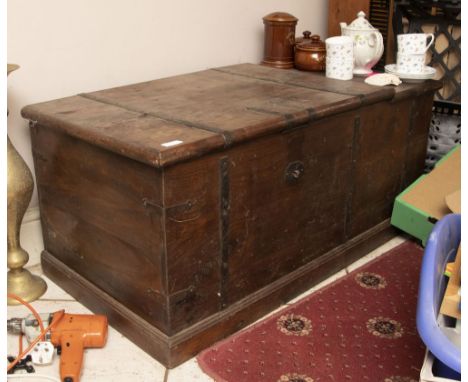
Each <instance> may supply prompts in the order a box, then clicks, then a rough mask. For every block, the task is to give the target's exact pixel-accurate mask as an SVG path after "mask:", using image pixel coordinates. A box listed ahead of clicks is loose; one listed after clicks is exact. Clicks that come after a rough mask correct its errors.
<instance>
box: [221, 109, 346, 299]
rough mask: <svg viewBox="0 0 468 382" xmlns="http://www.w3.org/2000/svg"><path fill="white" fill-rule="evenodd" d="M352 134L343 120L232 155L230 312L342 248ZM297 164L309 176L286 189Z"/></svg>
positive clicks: (250, 145) (306, 128)
mask: <svg viewBox="0 0 468 382" xmlns="http://www.w3.org/2000/svg"><path fill="white" fill-rule="evenodd" d="M353 129H354V124H353V120H350V119H349V117H347V116H341V117H340V116H337V117H334V118H329V119H326V120H323V121H320V122H316V123H315V124H313V125H310V126H304V127H303V128H300V129H296V130H294V131H291V132H287V133H284V134H282V135H280V136H279V135H276V136H272V137H268V138H264V139H262V140H258V141H254V142H249V143H247V144H245V145H243V146H242V147H239V148H238V149H237V150H232V152H229V153H227V154H228V156H229V161H230V195H231V201H230V226H229V243H230V247H229V261H228V264H227V269H228V276H227V280H228V283H229V287H228V290H227V300H228V304H232V303H234V302H235V301H237V300H238V299H240V298H242V297H244V296H246V295H248V294H249V293H252V292H254V291H255V290H258V289H259V288H262V287H264V286H265V285H268V284H269V283H271V282H272V281H274V280H276V279H278V278H279V277H282V276H283V275H285V274H288V273H289V272H291V271H293V270H294V269H297V268H298V267H300V266H301V265H303V264H306V263H308V262H310V261H311V260H313V259H314V258H316V257H318V256H320V255H321V254H323V253H325V252H327V251H328V250H330V249H331V248H333V247H335V246H337V245H340V244H342V243H343V242H344V223H345V213H346V211H345V205H346V198H347V195H348V189H349V187H350V183H351V182H350V178H349V174H350V171H349V169H350V166H351V151H352V136H353ZM293 163H301V164H302V165H303V168H304V172H303V175H302V177H300V178H299V179H298V180H297V182H288V181H287V179H286V172H287V169H288V166H290V165H291V164H293ZM266 269H268V271H267V272H266Z"/></svg>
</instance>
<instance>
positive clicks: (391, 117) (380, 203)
mask: <svg viewBox="0 0 468 382" xmlns="http://www.w3.org/2000/svg"><path fill="white" fill-rule="evenodd" d="M410 119H411V103H408V102H406V101H399V102H395V103H380V104H378V105H373V106H367V107H364V108H362V109H361V112H360V113H359V132H358V134H357V138H356V147H357V149H356V154H355V156H354V157H353V163H354V171H353V179H354V184H353V187H354V189H353V196H352V202H351V206H350V211H349V216H350V220H349V227H348V235H349V237H353V236H355V235H358V234H360V233H361V232H363V231H365V230H367V229H369V228H370V227H373V226H374V225H375V224H378V223H379V222H381V221H382V220H384V219H386V218H388V216H390V215H391V211H392V208H393V202H394V200H395V197H396V196H397V195H398V194H399V193H400V191H402V188H401V177H402V173H403V171H404V166H405V159H406V158H405V156H406V147H407V145H408V141H407V136H408V130H409V127H410V126H409V125H410ZM421 170H422V168H420V171H421Z"/></svg>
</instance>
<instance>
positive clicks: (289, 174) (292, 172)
mask: <svg viewBox="0 0 468 382" xmlns="http://www.w3.org/2000/svg"><path fill="white" fill-rule="evenodd" d="M303 174H304V163H302V162H301V161H295V162H291V163H289V164H288V166H287V167H286V172H285V174H284V176H285V179H286V182H287V183H291V184H292V183H296V182H297V181H298V180H299V179H300V178H301V177H302V175H303Z"/></svg>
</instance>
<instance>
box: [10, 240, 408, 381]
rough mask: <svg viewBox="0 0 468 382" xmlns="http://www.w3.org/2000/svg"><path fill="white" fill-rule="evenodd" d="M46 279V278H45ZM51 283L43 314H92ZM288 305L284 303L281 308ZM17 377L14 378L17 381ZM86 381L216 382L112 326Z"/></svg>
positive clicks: (50, 369)
mask: <svg viewBox="0 0 468 382" xmlns="http://www.w3.org/2000/svg"><path fill="white" fill-rule="evenodd" d="M404 240H405V239H404V238H403V237H396V238H394V239H392V240H390V241H389V242H387V243H386V244H384V245H382V246H381V247H379V248H377V249H376V250H374V251H372V252H371V253H369V254H368V255H367V256H365V257H363V258H361V259H360V260H358V261H357V262H355V263H354V264H352V265H350V266H349V267H347V268H346V269H344V270H342V271H340V272H338V273H336V274H335V275H333V276H332V277H330V278H328V279H327V280H325V281H323V282H322V283H320V284H318V285H317V286H315V287H314V288H312V289H310V290H309V291H307V292H306V293H303V294H302V295H300V296H298V297H296V298H295V299H293V300H291V301H289V302H288V303H287V304H286V305H289V304H291V303H293V302H295V301H297V300H298V299H300V298H302V297H305V296H306V295H308V294H310V293H312V292H314V291H316V290H317V289H320V288H322V287H324V286H325V285H327V284H330V283H332V282H333V281H335V280H337V279H339V278H340V277H343V276H345V275H346V274H347V273H348V272H351V271H353V270H354V269H356V268H358V267H360V266H362V265H364V264H365V263H367V262H368V261H370V260H373V259H375V258H376V257H378V256H379V255H381V254H382V253H384V252H386V251H388V250H390V249H391V248H393V247H395V246H397V245H398V244H400V243H402V242H403V241H404ZM30 269H31V271H33V272H34V273H36V274H41V269H40V266H37V265H36V266H34V267H31V268H30ZM44 278H45V277H44ZM45 279H46V281H47V285H48V290H47V292H46V294H45V295H44V296H43V297H42V298H41V299H40V300H39V301H36V302H34V303H33V306H34V307H35V308H36V310H37V311H38V312H39V313H42V312H55V311H57V310H60V309H65V310H66V312H68V313H90V311H89V310H88V309H86V308H85V307H84V306H83V305H81V304H80V303H79V302H77V301H75V300H74V299H73V297H71V296H70V295H69V294H67V293H66V292H64V291H63V290H62V289H60V288H59V287H58V286H57V285H55V284H54V283H53V282H52V281H50V280H49V279H47V278H45ZM282 308H284V306H282V307H280V308H279V309H282ZM7 314H8V318H11V317H23V316H25V315H26V314H28V312H27V310H26V308H24V307H11V306H10V307H8V311H7ZM7 345H8V354H16V353H17V349H18V339H17V337H16V336H14V335H10V334H9V335H8V341H7ZM58 370H59V357H56V358H55V360H54V363H53V364H52V365H50V366H44V367H36V373H37V374H46V375H49V376H55V377H57V378H58V377H59V374H58ZM14 380H16V379H11V381H14ZM34 381H37V382H42V381H46V380H45V379H41V378H36V379H34ZM81 381H82V382H108V381H112V382H128V381H132V382H133V381H135V382H191V381H194V382H212V381H213V379H211V378H210V377H208V376H207V375H206V374H204V373H203V372H202V371H201V370H200V368H199V367H198V364H197V361H196V360H195V358H193V359H191V360H189V361H187V362H185V363H184V364H182V365H181V366H179V367H177V368H175V369H172V370H166V368H165V367H164V366H163V365H161V364H160V363H159V362H157V361H155V360H154V359H153V358H151V357H150V356H149V355H148V354H146V353H145V352H144V351H142V350H141V349H139V348H138V347H137V346H135V345H134V344H133V343H132V342H130V341H129V340H127V339H126V338H125V337H124V336H122V335H121V334H120V333H119V332H117V331H116V330H114V329H112V328H110V329H109V337H108V342H107V344H106V346H105V347H104V348H103V349H88V350H86V351H85V360H84V368H83V372H82V375H81Z"/></svg>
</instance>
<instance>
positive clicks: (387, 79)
mask: <svg viewBox="0 0 468 382" xmlns="http://www.w3.org/2000/svg"><path fill="white" fill-rule="evenodd" d="M364 82H365V83H366V84H369V85H375V86H385V85H395V86H398V85H400V84H401V80H400V78H399V77H398V76H396V75H395V74H390V73H381V74H374V75H373V76H370V77H367V78H366V79H365V80H364Z"/></svg>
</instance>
